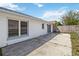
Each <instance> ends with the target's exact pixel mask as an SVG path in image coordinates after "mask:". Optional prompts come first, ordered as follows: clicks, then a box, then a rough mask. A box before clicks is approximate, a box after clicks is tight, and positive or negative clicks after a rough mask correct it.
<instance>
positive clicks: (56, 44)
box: [28, 33, 72, 56]
mask: <svg viewBox="0 0 79 59" xmlns="http://www.w3.org/2000/svg"><path fill="white" fill-rule="evenodd" d="M28 55H29V56H71V55H72V50H71V40H70V34H63V33H61V34H58V35H57V36H55V37H54V38H52V39H51V40H49V41H48V42H47V43H45V44H44V45H42V46H41V47H39V48H38V49H36V50H34V51H32V52H31V53H29V54H28Z"/></svg>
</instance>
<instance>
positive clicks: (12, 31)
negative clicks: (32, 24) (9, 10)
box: [8, 19, 19, 37]
mask: <svg viewBox="0 0 79 59" xmlns="http://www.w3.org/2000/svg"><path fill="white" fill-rule="evenodd" d="M18 23H19V22H18V21H16V20H10V19H9V20H8V36H9V37H10V36H18Z"/></svg>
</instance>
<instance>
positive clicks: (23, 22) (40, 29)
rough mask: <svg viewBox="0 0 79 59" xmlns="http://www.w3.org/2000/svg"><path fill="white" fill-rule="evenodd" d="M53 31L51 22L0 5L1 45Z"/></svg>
mask: <svg viewBox="0 0 79 59" xmlns="http://www.w3.org/2000/svg"><path fill="white" fill-rule="evenodd" d="M50 32H53V25H52V24H51V23H50V22H47V21H45V20H42V19H40V18H36V17H33V16H30V15H27V14H23V13H20V12H16V11H13V10H9V9H6V8H2V7H0V47H4V46H7V45H10V44H14V43H18V42H22V41H24V40H28V39H31V38H34V37H38V36H40V35H44V34H48V33H50Z"/></svg>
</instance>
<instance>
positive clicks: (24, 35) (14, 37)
mask: <svg viewBox="0 0 79 59" xmlns="http://www.w3.org/2000/svg"><path fill="white" fill-rule="evenodd" d="M9 20H14V21H18V35H15V36H9ZM23 22H27V34H21V20H15V19H8V39H17V38H20V37H26V35H29V21H23Z"/></svg>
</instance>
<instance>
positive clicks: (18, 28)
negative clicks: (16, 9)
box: [8, 19, 19, 37]
mask: <svg viewBox="0 0 79 59" xmlns="http://www.w3.org/2000/svg"><path fill="white" fill-rule="evenodd" d="M9 21H16V22H17V27H18V28H17V35H12V36H10V35H9V33H10V32H9V30H10V29H9ZM18 23H19V21H17V20H12V19H8V37H17V36H19V24H18Z"/></svg>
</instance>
